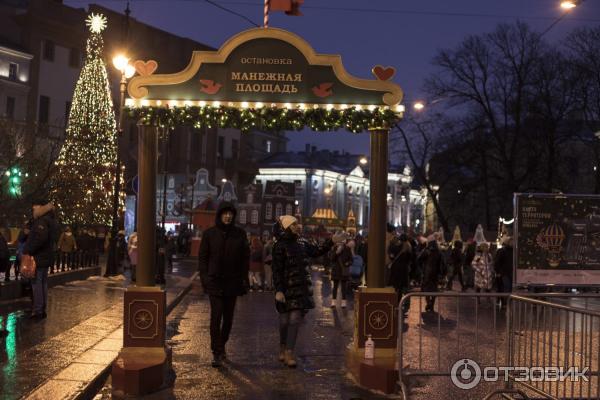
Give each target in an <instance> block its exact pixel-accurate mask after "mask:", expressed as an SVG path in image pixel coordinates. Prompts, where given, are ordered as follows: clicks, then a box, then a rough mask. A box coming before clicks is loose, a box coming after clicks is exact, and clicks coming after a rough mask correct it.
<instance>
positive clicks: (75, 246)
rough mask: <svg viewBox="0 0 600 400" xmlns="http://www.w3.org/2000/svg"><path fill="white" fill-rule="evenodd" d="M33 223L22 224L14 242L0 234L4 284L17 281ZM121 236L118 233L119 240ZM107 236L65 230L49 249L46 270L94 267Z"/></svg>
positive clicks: (86, 230) (55, 270)
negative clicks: (51, 254)
mask: <svg viewBox="0 0 600 400" xmlns="http://www.w3.org/2000/svg"><path fill="white" fill-rule="evenodd" d="M32 222H33V220H30V221H26V222H25V223H24V224H23V226H21V229H20V230H19V233H18V235H17V237H16V239H15V240H13V241H12V242H11V241H9V240H8V239H9V238H6V237H4V235H3V234H2V232H0V273H4V278H3V279H4V281H5V282H9V281H10V280H11V277H12V276H14V280H19V279H20V266H21V258H22V256H23V250H24V248H25V243H26V242H27V239H28V238H29V235H30V232H31V226H32ZM122 234H123V232H120V233H119V235H120V238H122V237H123V236H122ZM109 237H110V236H109V235H106V236H105V235H104V233H102V234H100V233H97V232H96V230H95V229H90V228H80V229H78V230H74V229H72V228H71V227H70V226H66V227H65V228H64V229H63V231H62V232H60V233H59V236H58V240H57V242H56V245H55V246H54V248H53V253H54V257H53V258H52V262H51V265H50V266H49V267H48V273H50V274H52V273H56V272H64V271H68V270H72V269H78V268H87V267H94V266H98V263H99V259H100V256H101V255H102V254H104V253H105V252H106V249H107V244H108V239H109Z"/></svg>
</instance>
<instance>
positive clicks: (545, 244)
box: [536, 223, 565, 268]
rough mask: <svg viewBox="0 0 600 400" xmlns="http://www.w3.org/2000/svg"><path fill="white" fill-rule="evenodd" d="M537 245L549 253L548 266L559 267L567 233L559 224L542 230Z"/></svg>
mask: <svg viewBox="0 0 600 400" xmlns="http://www.w3.org/2000/svg"><path fill="white" fill-rule="evenodd" d="M536 241H537V244H538V245H539V246H540V247H541V248H543V249H545V250H546V251H547V252H548V259H547V260H548V264H550V266H551V267H554V268H556V267H558V266H559V264H560V253H561V252H562V245H563V242H564V241H565V232H564V231H563V228H562V227H561V226H560V225H558V224H557V223H553V224H552V225H550V226H548V227H546V228H544V229H542V230H541V231H540V233H538V235H537V239H536Z"/></svg>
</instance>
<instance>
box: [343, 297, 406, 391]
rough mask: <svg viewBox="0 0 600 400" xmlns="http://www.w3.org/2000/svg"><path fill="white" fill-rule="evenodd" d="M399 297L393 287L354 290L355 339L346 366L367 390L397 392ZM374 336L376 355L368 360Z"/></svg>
mask: <svg viewBox="0 0 600 400" xmlns="http://www.w3.org/2000/svg"><path fill="white" fill-rule="evenodd" d="M397 304H398V296H397V295H396V292H395V291H394V289H393V288H367V287H361V288H359V290H358V291H357V292H355V293H354V338H353V341H352V342H351V343H350V344H349V345H348V348H347V349H346V365H347V367H348V371H350V374H351V375H352V377H353V379H354V380H355V381H356V382H357V383H358V384H359V385H360V386H363V387H365V388H367V389H371V390H378V391H381V392H384V393H388V394H389V393H394V392H396V382H397V381H398V367H397V365H396V364H397V360H396V354H397V351H396V348H397V341H398V308H397ZM369 335H371V339H372V340H373V341H374V342H375V358H374V359H365V342H366V340H367V339H368V337H369Z"/></svg>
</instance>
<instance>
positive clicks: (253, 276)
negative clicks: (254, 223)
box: [248, 236, 265, 292]
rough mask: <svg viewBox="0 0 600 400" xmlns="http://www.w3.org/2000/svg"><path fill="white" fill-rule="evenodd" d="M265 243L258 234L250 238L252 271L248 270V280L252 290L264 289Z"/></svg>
mask: <svg viewBox="0 0 600 400" xmlns="http://www.w3.org/2000/svg"><path fill="white" fill-rule="evenodd" d="M263 251H264V249H263V245H262V243H261V241H260V239H259V238H258V237H257V236H252V239H250V272H248V281H249V282H250V289H251V290H258V291H260V292H262V291H263V289H264V287H263V279H262V277H263V274H264V272H265V270H264V265H263V261H264V257H263Z"/></svg>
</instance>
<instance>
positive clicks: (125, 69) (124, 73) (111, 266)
mask: <svg viewBox="0 0 600 400" xmlns="http://www.w3.org/2000/svg"><path fill="white" fill-rule="evenodd" d="M113 65H114V66H115V68H116V69H117V70H119V72H121V81H120V83H119V92H120V94H121V97H120V103H119V123H118V126H117V161H116V169H115V174H116V176H115V187H114V192H113V216H112V227H111V230H110V242H109V246H108V260H107V263H106V272H105V273H104V276H111V275H116V274H117V273H118V272H119V271H118V265H119V260H118V255H117V234H118V232H119V192H120V191H121V155H120V152H119V141H120V138H121V136H123V119H124V118H125V115H124V112H123V109H124V107H125V90H126V89H127V79H128V78H131V77H132V76H133V74H134V73H135V69H134V68H133V66H131V65H129V59H128V58H127V57H126V56H124V55H122V54H120V55H117V56H116V57H115V58H113Z"/></svg>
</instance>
